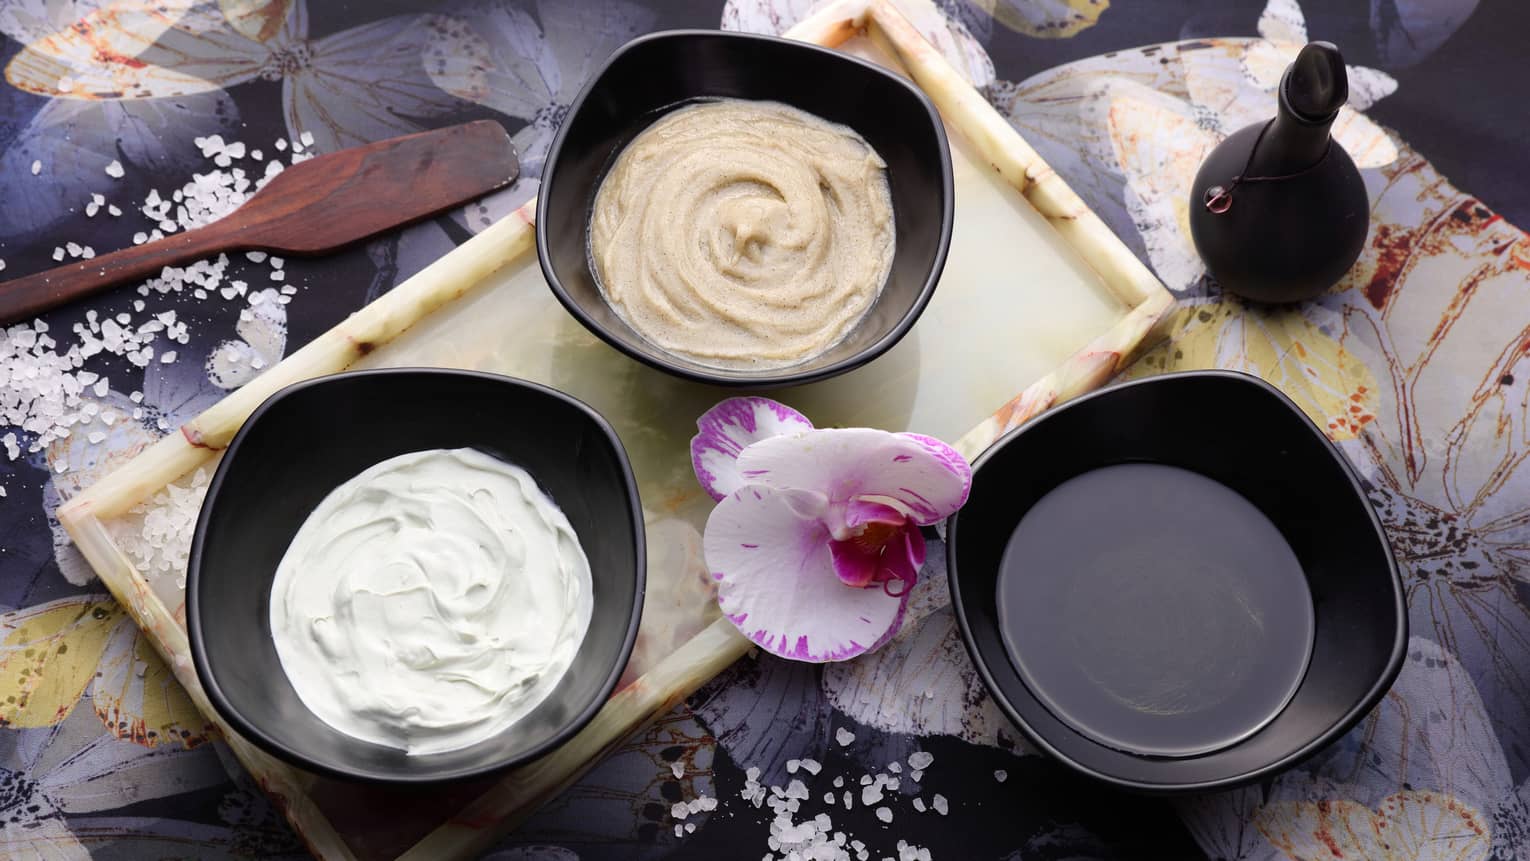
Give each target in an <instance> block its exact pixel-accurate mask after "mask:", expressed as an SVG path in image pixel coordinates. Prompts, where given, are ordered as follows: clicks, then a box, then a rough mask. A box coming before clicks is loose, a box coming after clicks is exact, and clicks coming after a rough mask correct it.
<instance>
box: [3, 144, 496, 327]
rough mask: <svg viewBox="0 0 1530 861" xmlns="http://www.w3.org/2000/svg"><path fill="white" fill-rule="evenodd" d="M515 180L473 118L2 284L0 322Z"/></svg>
mask: <svg viewBox="0 0 1530 861" xmlns="http://www.w3.org/2000/svg"><path fill="white" fill-rule="evenodd" d="M519 174H520V160H519V159H518V158H517V157H516V153H515V145H514V144H512V143H511V142H510V136H509V135H508V134H506V133H505V130H504V128H503V127H502V126H500V124H499V123H497V122H494V121H493V120H478V121H475V122H471V123H464V124H462V125H457V126H451V127H450V128H444V129H437V130H435V131H428V132H421V133H420V134H414V135H405V136H404V137H398V138H390V139H388V140H385V141H378V142H377V143H372V144H367V145H366V146H359V147H353V148H351V149H346V150H341V151H340V152H335V153H330V154H328V155H321V156H318V157H317V158H312V159H309V160H308V161H304V162H299V163H298V164H295V165H293V166H292V167H289V168H287V169H286V170H284V171H282V172H281V173H279V174H277V175H276V176H275V177H274V178H272V180H271V181H270V182H269V183H267V184H266V186H265V187H264V188H262V189H261V190H260V191H259V192H257V193H256V194H255V195H254V196H253V197H251V198H250V199H249V200H247V201H245V202H244V204H243V205H241V206H240V207H239V208H238V209H236V210H234V211H233V212H231V213H229V214H228V215H227V216H224V217H223V218H222V219H220V220H218V221H215V222H213V223H212V224H209V225H207V226H205V227H199V228H197V229H195V230H188V231H186V232H185V233H177V234H174V235H171V236H167V237H165V238H164V239H160V240H157V241H155V242H150V243H147V244H144V245H138V246H134V247H132V248H124V249H122V250H121V251H113V252H111V253H109V254H102V255H100V256H99V257H93V258H90V259H89V260H77V261H74V262H72V263H69V264H67V265H64V266H59V267H57V268H54V269H49V270H47V271H46V272H39V273H37V274H35V275H28V276H26V277H25V278H17V279H15V280H12V281H6V282H3V283H0V323H9V322H13V321H15V320H19V319H24V318H27V317H31V316H33V315H35V314H38V313H40V312H42V311H45V310H47V309H49V308H52V307H54V306H55V305H61V304H63V303H65V302H69V301H71V300H74V299H78V298H80V297H82V296H87V295H89V294H91V293H95V292H97V291H99V290H102V289H105V288H107V287H110V286H112V285H114V284H120V283H122V282H123V281H133V280H139V279H143V278H146V277H148V276H151V275H154V274H157V273H158V272H159V270H160V269H161V268H162V267H165V266H173V265H176V264H180V263H189V262H191V261H194V260H200V259H202V258H204V257H207V256H209V255H213V254H217V253H218V252H220V251H253V250H257V249H258V250H264V251H272V252H276V253H278V254H293V255H304V254H322V253H324V252H327V251H333V250H335V249H336V248H339V247H341V246H342V245H346V244H349V243H351V242H355V241H356V240H358V239H365V238H366V237H368V236H371V235H373V234H375V233H380V232H382V231H384V230H388V229H389V228H393V227H398V226H399V225H402V224H407V223H408V222H411V221H416V220H418V219H421V218H425V217H426V216H429V215H434V214H435V213H438V212H441V211H442V210H446V209H450V208H452V207H454V206H458V205H460V204H462V203H465V202H467V201H469V200H472V199H473V198H475V197H479V196H481V195H483V194H487V193H488V192H490V191H493V190H494V189H496V188H500V187H501V186H504V185H508V184H509V183H510V182H512V181H514V180H515V178H516V177H517V176H518V175H519Z"/></svg>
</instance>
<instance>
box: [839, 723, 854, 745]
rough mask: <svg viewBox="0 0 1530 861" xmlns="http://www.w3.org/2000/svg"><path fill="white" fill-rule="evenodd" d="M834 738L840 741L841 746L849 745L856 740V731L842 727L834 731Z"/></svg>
mask: <svg viewBox="0 0 1530 861" xmlns="http://www.w3.org/2000/svg"><path fill="white" fill-rule="evenodd" d="M834 740H835V741H837V742H839V746H840V747H849V746H850V742H852V741H855V733H853V732H851V731H850V730H848V729H845V728H844V727H840V728H839V729H837V730H835V731H834Z"/></svg>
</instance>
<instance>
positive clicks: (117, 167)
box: [106, 159, 126, 179]
mask: <svg viewBox="0 0 1530 861" xmlns="http://www.w3.org/2000/svg"><path fill="white" fill-rule="evenodd" d="M124 173H126V171H124V170H123V169H122V162H120V161H117V160H116V159H112V163H111V164H109V165H107V166H106V175H107V176H109V177H111V178H112V179H121V178H122V175H123V174H124Z"/></svg>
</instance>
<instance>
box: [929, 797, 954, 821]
mask: <svg viewBox="0 0 1530 861" xmlns="http://www.w3.org/2000/svg"><path fill="white" fill-rule="evenodd" d="M930 806H931V807H933V808H935V812H936V813H939V814H940V815H941V816H945V815H946V811H947V810H949V809H950V805H948V804H946V797H945V796H944V795H941V794H940V793H938V792H937V793H935V797H934V798H933V799H931V800H930Z"/></svg>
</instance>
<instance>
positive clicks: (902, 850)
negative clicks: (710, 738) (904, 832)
mask: <svg viewBox="0 0 1530 861" xmlns="http://www.w3.org/2000/svg"><path fill="white" fill-rule="evenodd" d="M809 762H813V764H814V765H817V763H816V762H814V761H813V760H808V759H793V760H789V761H788V762H787V765H786V769H787V773H788V774H791V773H795V772H797V771H808V770H809V769H808V768H807V764H808V763H809ZM813 773H814V774H817V773H818V772H817V770H813ZM760 776H761V770H760V768H759V767H758V766H750V767H749V768H747V769H746V770H745V773H744V780H745V782H744V787H743V789H742V790H740V792H739V798H740V799H741V800H742V801H743V803H745V804H746V805H750V806H752V807H754V808H761V807H768V808H770V811H771V813H772V814H773V818H772V820H771V821H770V823H769V826H768V832H767V834H766V837H765V844H766V848H767V849H768V850H769V851H768V852H766V853H765V854H764V856H763V861H871V859H872V858H873V857H874V856H873V850H872V848H871V847H870V846H868V845H867V844H866V842H865V841H863V840H861V839H859V838H858V837H856V836H855V835H854V834H850V833H848V831H846V830H844V829H836V828H835V822H834V817H833V815H831V813H829V812H828V811H827V810H823V811H819V812H812V811H808V810H804V809H803V807H802V805H803V804H804V803H805V802H807V801H808V800H809V799H810V798H811V797H812V795H811V793H810V792H809V791H808V789H807V787H806V785H805V784H804V782H803V781H802V780H800V779H798V778H792V779H790V780H789V781H788V783H787V785H786V786H784V787H783V786H779V785H772V786H767V785H765V784H762V783H761V782H760ZM867 779H868V780H870V785H871V786H872V787H878V788H879V787H884V786H887V785H889V784H893V785H895V784H896V781H897V778H894V777H889V776H888V775H886V774H878V775H876V776H875V777H874V778H872V777H871V776H869V775H868V776H867ZM833 781H834V783H835V784H836V785H842V784H843V783H844V776H843V775H835V777H834V778H833ZM863 782H865V781H863ZM821 797H822V801H823V806H824V807H826V808H835V807H837V806H838V803H839V798H838V796H837V795H836V794H835V793H834V792H825V793H823V795H822V796H821ZM896 801H897V796H894V797H893V798H892V799H891V800H890V801H889V803H886V804H882V805H879V806H876V807H875V808H874V809H873V810H872V811H871V813H872V815H873V816H874V817H876V819H877V820H878V821H879V822H880V823H881V825H882V828H886V827H888V826H890V825H891V824H892V823H893V821H894V819H895V811H894V809H893V806H894V804H895V803H896ZM941 803H942V804H944V799H942V801H941ZM844 804H845V807H846V809H851V807H852V801H851V798H850V793H849V792H848V791H846V792H845V794H844ZM717 806H718V801H717V799H715V798H710V799H709V798H706V797H705V796H702V797H699V798H697V799H693V800H692V801H690V802H688V803H687V802H679V803H676V804H675V805H674V806H673V807H672V808H671V811H670V812H671V816H672V818H673V819H674V820H675V821H674V829H675V836H676V837H677V838H678V837H683V836H684V835H685V834H692V833H695V832H696V831H697V830H698V829H699V827H700V826H699V825H698V823H697V821H696V815H697V814H698V813H699V812H701V811H710V810H714V809H716V808H717ZM914 808H915V809H916V810H919V811H921V812H922V811H923V810H924V809H925V807H924V802H923V801H922V800H921V799H918V798H916V799H914ZM893 851H895V852H896V856H895V857H894V856H890V855H887V854H885V853H877V854H876V855H875V857H876V858H878V859H879V861H933V857H932V856H931V853H930V850H929V849H927V848H924V847H921V846H918V845H916V844H913V843H910V842H909V841H907V840H903V839H900V840H898V841H897V842H896V846H895V848H894V850H893Z"/></svg>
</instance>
